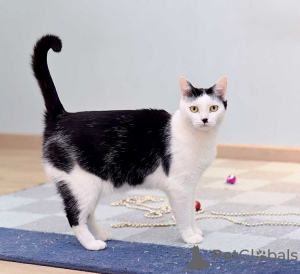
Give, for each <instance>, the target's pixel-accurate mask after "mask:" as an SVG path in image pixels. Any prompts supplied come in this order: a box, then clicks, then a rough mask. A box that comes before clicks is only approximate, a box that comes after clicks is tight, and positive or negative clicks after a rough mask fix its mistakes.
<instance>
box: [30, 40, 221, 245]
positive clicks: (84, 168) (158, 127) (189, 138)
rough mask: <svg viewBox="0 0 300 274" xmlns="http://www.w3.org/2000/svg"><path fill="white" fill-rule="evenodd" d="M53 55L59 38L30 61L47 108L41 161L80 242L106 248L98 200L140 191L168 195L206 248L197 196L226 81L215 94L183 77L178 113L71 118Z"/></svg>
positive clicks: (186, 234)
mask: <svg viewBox="0 0 300 274" xmlns="http://www.w3.org/2000/svg"><path fill="white" fill-rule="evenodd" d="M50 48H51V49H52V50H53V51H54V52H60V51H61V48H62V42H61V40H60V38H59V37H57V36H54V35H45V36H43V37H42V38H41V39H40V40H38V41H37V43H36V45H35V47H34V51H33V55H32V70H33V73H34V75H35V77H36V79H37V82H38V84H39V87H40V89H41V92H42V95H43V97H44V101H45V106H46V111H45V116H44V125H45V127H44V136H43V137H44V139H43V162H44V166H45V171H46V173H47V175H48V176H49V177H50V178H51V180H52V181H53V182H54V183H55V184H56V187H57V190H58V193H59V194H60V196H61V197H62V200H63V203H64V209H65V212H66V216H67V218H68V221H69V224H70V226H71V227H72V229H73V231H74V233H75V235H76V237H77V239H78V240H79V242H80V243H81V244H82V245H83V246H84V247H85V248H86V249H89V250H100V249H104V248H105V247H106V242H105V241H106V240H110V239H112V233H111V232H109V231H105V230H103V229H101V228H100V226H99V225H98V224H97V222H96V219H95V213H94V212H95V207H96V205H97V202H98V200H99V199H100V198H101V197H103V196H105V195H109V194H112V193H114V192H116V191H125V190H127V189H129V188H136V187H144V188H146V189H149V188H150V189H151V188H156V189H160V190H162V191H164V192H165V193H166V194H167V196H168V199H169V202H170V205H171V208H172V213H173V214H174V217H175V219H176V222H177V226H178V229H179V231H180V234H181V236H182V238H183V240H184V241H185V242H186V243H190V244H195V243H200V242H202V240H203V238H202V231H201V230H200V229H199V228H197V226H196V224H195V204H194V203H195V197H194V192H195V188H196V185H197V183H198V182H199V180H200V178H201V176H202V174H203V172H204V171H205V170H206V169H207V168H208V167H209V166H210V165H211V164H212V162H213V161H214V159H215V156H216V137H217V134H218V131H219V128H220V125H221V123H222V121H223V119H224V117H225V112H226V108H227V100H226V99H225V95H226V89H227V78H226V77H222V78H220V79H219V80H218V81H217V82H216V84H215V85H213V86H212V87H210V88H196V87H193V86H192V84H191V83H190V82H189V81H188V80H186V79H185V78H183V77H181V78H180V80H179V86H180V90H181V100H180V107H179V110H177V111H176V112H175V113H174V114H170V113H168V112H167V111H165V110H157V109H138V110H111V111H85V112H76V113H70V112H67V111H66V110H65V109H64V107H63V105H62V103H61V102H60V99H59V97H58V94H57V92H56V88H55V86H54V83H53V81H52V78H51V75H50V72H49V69H48V64H47V54H48V51H49V49H50Z"/></svg>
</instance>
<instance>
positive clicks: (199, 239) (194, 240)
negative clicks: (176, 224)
mask: <svg viewBox="0 0 300 274" xmlns="http://www.w3.org/2000/svg"><path fill="white" fill-rule="evenodd" d="M183 240H184V241H185V242H186V243H188V244H198V243H201V242H202V241H203V238H202V236H200V235H199V234H193V235H191V236H187V237H183Z"/></svg>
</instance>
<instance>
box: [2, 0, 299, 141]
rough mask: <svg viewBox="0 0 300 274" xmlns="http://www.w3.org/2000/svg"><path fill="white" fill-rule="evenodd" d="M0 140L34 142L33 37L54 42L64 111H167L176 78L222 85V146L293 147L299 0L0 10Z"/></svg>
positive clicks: (10, 5) (100, 3) (129, 0)
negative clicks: (29, 138) (224, 80)
mask: <svg viewBox="0 0 300 274" xmlns="http://www.w3.org/2000/svg"><path fill="white" fill-rule="evenodd" d="M0 33H1V35H0V132H11V133H28V134H40V133H41V132H42V113H43V109H44V106H43V102H42V97H41V95H40V93H39V90H38V87H37V84H36V82H35V79H34V78H33V76H32V74H31V70H30V66H29V62H30V54H31V52H32V46H33V44H34V43H35V41H36V39H37V38H39V37H40V36H41V35H42V34H46V33H53V34H57V35H59V36H60V37H61V38H62V40H63V51H62V52H61V53H60V54H54V53H53V52H51V53H50V56H49V64H50V70H51V73H52V76H53V78H54V82H55V84H56V87H57V89H58V91H59V95H60V98H61V100H62V102H63V104H64V106H65V108H66V109H67V110H69V111H79V110H102V109H103V110H104V109H134V108H146V107H152V108H164V109H167V110H168V111H174V110H176V109H177V106H178V102H179V98H180V95H179V89H178V77H179V76H181V75H183V76H186V77H187V78H188V79H190V81H191V82H192V83H193V84H194V85H196V86H199V87H208V86H210V85H212V84H213V83H214V81H215V80H217V79H218V78H219V77H220V76H223V75H227V76H228V79H229V90H228V114H227V117H226V121H225V124H224V127H223V129H222V133H221V136H220V138H219V141H220V142H222V143H239V144H258V145H282V146H300V124H299V117H300V107H299V106H300V87H299V80H298V79H299V77H300V1H296V0H286V1H282V0H268V1H266V0H262V1H251V0H244V1H238V0H226V1H221V0H220V1H209V0H194V1H183V0H181V1H180V0H152V1H145V0H122V1H121V0H118V1H117V0H114V1H111V0H95V1H91V0H89V1H83V0H82V1H78V0H72V1H66V0H56V1H53V0H52V1H42V0H27V1H23V0H20V1H16V0H2V1H1V2H0Z"/></svg>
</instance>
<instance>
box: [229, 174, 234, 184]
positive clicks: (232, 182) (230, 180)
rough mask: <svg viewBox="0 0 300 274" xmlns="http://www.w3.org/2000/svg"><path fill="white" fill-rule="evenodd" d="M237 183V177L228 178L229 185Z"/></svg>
mask: <svg viewBox="0 0 300 274" xmlns="http://www.w3.org/2000/svg"><path fill="white" fill-rule="evenodd" d="M235 181H236V177H235V175H233V174H231V175H229V176H228V177H227V183H228V184H232V185H233V184H234V183H235Z"/></svg>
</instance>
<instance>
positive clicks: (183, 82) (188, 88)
mask: <svg viewBox="0 0 300 274" xmlns="http://www.w3.org/2000/svg"><path fill="white" fill-rule="evenodd" d="M179 86H180V90H181V95H182V97H183V98H184V97H186V96H188V95H189V94H190V93H191V92H192V90H193V88H192V85H191V83H190V82H189V81H188V80H187V79H185V78H184V77H182V76H181V77H180V78H179Z"/></svg>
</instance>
